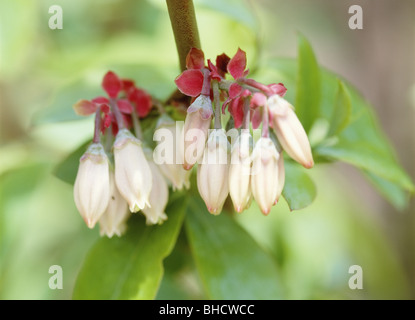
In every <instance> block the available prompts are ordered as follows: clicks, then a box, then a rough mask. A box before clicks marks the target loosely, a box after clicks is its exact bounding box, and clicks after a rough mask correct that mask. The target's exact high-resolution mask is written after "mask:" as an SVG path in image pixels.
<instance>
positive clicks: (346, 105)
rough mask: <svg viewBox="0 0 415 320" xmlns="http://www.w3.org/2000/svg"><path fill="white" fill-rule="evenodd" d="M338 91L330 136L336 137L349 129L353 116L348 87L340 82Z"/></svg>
mask: <svg viewBox="0 0 415 320" xmlns="http://www.w3.org/2000/svg"><path fill="white" fill-rule="evenodd" d="M338 82H339V84H338V89H337V94H336V100H335V104H334V110H333V115H332V117H331V121H330V129H329V132H328V136H329V137H330V136H335V135H337V134H339V133H340V132H341V131H343V129H344V128H346V127H347V125H348V124H349V121H350V114H351V109H352V106H351V102H350V95H349V93H348V92H347V89H346V87H345V86H344V84H343V82H342V81H341V80H339V81H338Z"/></svg>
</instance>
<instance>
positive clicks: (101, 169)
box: [74, 143, 110, 229]
mask: <svg viewBox="0 0 415 320" xmlns="http://www.w3.org/2000/svg"><path fill="white" fill-rule="evenodd" d="M109 179H110V178H109V166H108V157H107V155H106V154H105V151H104V147H103V146H102V145H101V144H100V143H93V144H91V145H90V146H89V147H88V150H87V151H86V152H85V153H84V155H83V156H82V157H81V160H80V163H79V168H78V174H77V176H76V180H75V185H74V200H75V204H76V207H77V208H78V211H79V213H80V214H81V216H82V218H83V219H84V221H85V223H86V225H87V226H88V227H89V228H91V229H92V228H93V227H94V226H95V224H96V223H97V221H98V219H99V218H100V217H101V216H102V214H103V213H104V211H105V209H106V208H107V206H108V201H109V198H110V181H109Z"/></svg>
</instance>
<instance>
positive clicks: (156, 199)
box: [143, 161, 169, 225]
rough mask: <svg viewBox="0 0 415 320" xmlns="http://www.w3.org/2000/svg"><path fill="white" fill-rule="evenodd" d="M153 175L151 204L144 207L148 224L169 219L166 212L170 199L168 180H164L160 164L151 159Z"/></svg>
mask: <svg viewBox="0 0 415 320" xmlns="http://www.w3.org/2000/svg"><path fill="white" fill-rule="evenodd" d="M148 164H149V165H150V170H151V175H152V177H153V188H152V189H151V192H150V199H149V201H150V206H151V207H145V208H144V209H143V213H144V215H145V216H146V222H147V224H148V225H150V224H157V223H162V222H163V221H164V220H167V215H166V213H165V212H164V210H165V209H166V206H167V202H168V200H169V187H168V185H167V182H166V180H164V177H163V175H162V174H161V172H160V170H159V168H158V166H157V165H156V164H155V163H154V162H153V161H149V162H148Z"/></svg>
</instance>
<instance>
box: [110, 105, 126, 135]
mask: <svg viewBox="0 0 415 320" xmlns="http://www.w3.org/2000/svg"><path fill="white" fill-rule="evenodd" d="M110 107H111V110H112V112H113V113H114V116H115V120H116V121H117V125H118V130H121V129H124V128H125V124H124V119H123V118H122V114H121V111H120V109H118V106H117V100H116V99H114V98H112V99H110Z"/></svg>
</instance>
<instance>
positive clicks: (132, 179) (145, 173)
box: [114, 129, 152, 212]
mask: <svg viewBox="0 0 415 320" xmlns="http://www.w3.org/2000/svg"><path fill="white" fill-rule="evenodd" d="M141 145H142V144H141V141H140V140H138V139H137V138H135V137H134V136H133V135H132V134H131V132H130V131H128V130H127V129H121V130H120V131H119V132H118V134H117V136H116V139H115V143H114V161H115V183H116V185H117V188H118V190H119V192H120V193H121V195H122V196H123V197H124V199H125V200H126V201H127V202H128V204H129V207H130V211H131V212H137V211H139V210H141V209H144V207H145V206H146V205H149V196H150V192H151V187H152V176H151V170H150V167H149V165H148V162H147V160H146V157H145V155H144V152H143V148H142V146H141Z"/></svg>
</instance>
